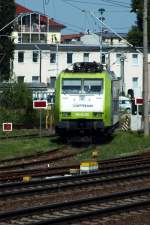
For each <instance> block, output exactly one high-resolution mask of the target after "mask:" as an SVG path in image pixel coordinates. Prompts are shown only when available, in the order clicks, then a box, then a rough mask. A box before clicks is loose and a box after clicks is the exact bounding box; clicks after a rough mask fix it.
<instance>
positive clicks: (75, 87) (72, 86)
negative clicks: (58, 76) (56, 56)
mask: <svg viewBox="0 0 150 225" xmlns="http://www.w3.org/2000/svg"><path fill="white" fill-rule="evenodd" d="M62 93H63V94H79V93H81V79H63V80H62Z"/></svg>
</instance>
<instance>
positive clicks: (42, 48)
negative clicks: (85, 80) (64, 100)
mask: <svg viewBox="0 0 150 225" xmlns="http://www.w3.org/2000/svg"><path fill="white" fill-rule="evenodd" d="M20 13H21V15H20ZM16 14H17V15H18V16H19V15H20V16H19V17H18V21H17V23H16V24H15V30H14V32H13V36H14V41H15V43H16V49H15V53H14V62H13V79H14V80H15V81H21V82H25V83H28V85H31V86H32V87H35V89H36V88H37V87H39V89H41V90H43V89H44V90H47V88H48V90H49V91H54V83H55V80H56V77H57V75H58V73H59V72H60V71H62V70H64V69H66V68H67V67H68V66H70V65H71V64H72V63H74V62H82V61H84V62H92V61H96V62H101V63H102V64H104V65H106V66H107V67H108V68H109V69H110V70H111V71H114V73H115V74H116V75H117V76H118V77H120V78H121V80H122V83H121V85H122V88H123V89H124V90H125V94H127V92H128V89H133V90H134V93H135V96H137V97H141V96H142V87H143V84H142V82H143V54H142V53H141V52H140V51H138V50H136V49H133V48H130V47H128V45H127V43H126V41H125V39H124V38H125V34H122V35H123V39H120V37H118V36H116V35H113V34H112V33H108V32H106V33H103V37H102V38H103V46H102V45H101V44H102V43H100V36H99V35H100V34H91V33H87V34H75V35H71V34H70V35H61V30H62V29H63V28H65V26H64V25H62V24H59V23H57V22H56V21H54V20H53V19H49V18H48V17H47V16H45V15H43V14H41V13H38V12H33V11H32V10H30V9H27V8H25V7H23V6H21V5H19V4H16ZM120 35H121V34H120ZM60 43H61V44H60ZM121 60H122V61H121ZM149 61H150V57H149Z"/></svg>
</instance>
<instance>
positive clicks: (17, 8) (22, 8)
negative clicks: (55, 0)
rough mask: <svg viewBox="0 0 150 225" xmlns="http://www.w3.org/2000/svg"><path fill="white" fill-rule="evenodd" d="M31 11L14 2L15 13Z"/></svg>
mask: <svg viewBox="0 0 150 225" xmlns="http://www.w3.org/2000/svg"><path fill="white" fill-rule="evenodd" d="M30 12H32V10H30V9H28V8H26V7H24V6H22V5H20V4H18V3H16V14H20V13H30Z"/></svg>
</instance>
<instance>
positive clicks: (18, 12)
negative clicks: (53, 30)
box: [16, 3, 65, 29]
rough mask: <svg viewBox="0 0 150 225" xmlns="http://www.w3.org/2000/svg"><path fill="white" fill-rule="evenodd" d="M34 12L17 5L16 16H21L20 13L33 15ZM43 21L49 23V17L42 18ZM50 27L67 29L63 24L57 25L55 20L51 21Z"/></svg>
mask: <svg viewBox="0 0 150 225" xmlns="http://www.w3.org/2000/svg"><path fill="white" fill-rule="evenodd" d="M31 12H34V11H32V10H30V9H28V8H26V7H24V6H22V5H20V4H18V3H16V14H20V13H31ZM41 21H42V22H46V21H47V17H46V16H41ZM49 25H50V26H52V27H57V28H61V29H62V28H65V26H64V25H63V24H60V23H57V22H56V21H54V20H53V19H49Z"/></svg>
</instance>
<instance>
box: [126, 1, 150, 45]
mask: <svg viewBox="0 0 150 225" xmlns="http://www.w3.org/2000/svg"><path fill="white" fill-rule="evenodd" d="M143 6H144V1H143V0H132V3H131V7H132V10H131V12H134V13H136V17H137V21H136V25H135V26H132V28H131V30H130V31H129V33H128V41H129V42H130V43H131V44H133V45H134V46H143ZM147 9H148V19H147V21H148V31H149V30H150V0H148V8H147ZM148 39H149V43H148V44H149V45H150V32H148Z"/></svg>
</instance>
